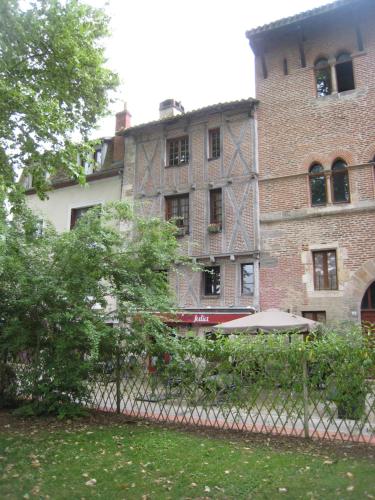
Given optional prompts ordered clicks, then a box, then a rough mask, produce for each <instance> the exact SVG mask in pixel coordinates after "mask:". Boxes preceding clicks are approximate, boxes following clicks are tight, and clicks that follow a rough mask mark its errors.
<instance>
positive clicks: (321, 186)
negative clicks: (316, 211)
mask: <svg viewBox="0 0 375 500" xmlns="http://www.w3.org/2000/svg"><path fill="white" fill-rule="evenodd" d="M309 177H310V192H311V205H313V206H316V205H325V204H326V203H327V189H326V177H325V175H324V169H323V167H322V166H321V165H320V164H319V163H315V164H314V165H312V166H311V167H310V170H309Z"/></svg>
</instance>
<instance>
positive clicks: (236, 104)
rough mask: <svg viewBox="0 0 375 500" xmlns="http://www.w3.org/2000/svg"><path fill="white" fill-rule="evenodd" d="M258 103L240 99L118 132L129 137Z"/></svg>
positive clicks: (253, 100)
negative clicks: (132, 134) (185, 120)
mask: <svg viewBox="0 0 375 500" xmlns="http://www.w3.org/2000/svg"><path fill="white" fill-rule="evenodd" d="M257 103H258V101H257V100H256V99H253V98H252V97H250V98H248V99H239V100H237V101H228V102H219V103H217V104H212V105H210V106H205V107H203V108H198V109H193V110H192V111H188V112H186V113H182V114H180V115H176V116H171V117H167V118H162V119H161V120H154V121H151V122H147V123H141V124H140V125H135V126H134V127H129V128H127V129H123V130H120V131H119V132H117V135H128V134H131V133H132V132H137V131H139V130H141V129H143V128H149V127H153V126H155V125H160V124H172V123H176V122H178V121H180V120H183V119H186V118H194V117H196V116H199V115H205V114H212V113H220V112H222V111H230V110H231V109H237V108H238V109H240V108H242V107H245V106H246V105H252V106H254V105H255V104H257Z"/></svg>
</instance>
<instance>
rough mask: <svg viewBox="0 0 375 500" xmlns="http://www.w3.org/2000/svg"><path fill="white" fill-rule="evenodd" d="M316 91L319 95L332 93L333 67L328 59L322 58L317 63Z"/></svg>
mask: <svg viewBox="0 0 375 500" xmlns="http://www.w3.org/2000/svg"><path fill="white" fill-rule="evenodd" d="M314 67H315V79H316V92H317V95H318V96H319V97H324V96H326V95H329V94H331V93H332V81H331V68H330V65H329V63H328V59H325V58H321V59H318V60H317V61H316V63H315V66H314Z"/></svg>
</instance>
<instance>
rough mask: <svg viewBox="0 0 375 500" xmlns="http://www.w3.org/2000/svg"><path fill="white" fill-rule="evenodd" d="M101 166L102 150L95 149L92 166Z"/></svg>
mask: <svg viewBox="0 0 375 500" xmlns="http://www.w3.org/2000/svg"><path fill="white" fill-rule="evenodd" d="M101 166H102V150H101V149H96V150H95V152H94V167H97V168H100V167H101Z"/></svg>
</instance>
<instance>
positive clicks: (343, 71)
mask: <svg viewBox="0 0 375 500" xmlns="http://www.w3.org/2000/svg"><path fill="white" fill-rule="evenodd" d="M336 79H337V92H345V90H352V89H354V88H355V87H354V73H353V61H352V57H351V55H350V54H349V53H348V52H341V53H340V54H339V55H338V56H337V58H336Z"/></svg>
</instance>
